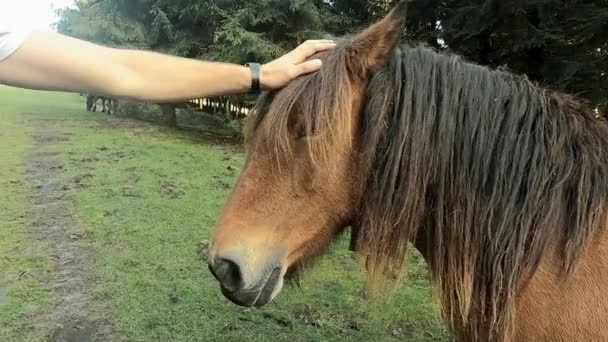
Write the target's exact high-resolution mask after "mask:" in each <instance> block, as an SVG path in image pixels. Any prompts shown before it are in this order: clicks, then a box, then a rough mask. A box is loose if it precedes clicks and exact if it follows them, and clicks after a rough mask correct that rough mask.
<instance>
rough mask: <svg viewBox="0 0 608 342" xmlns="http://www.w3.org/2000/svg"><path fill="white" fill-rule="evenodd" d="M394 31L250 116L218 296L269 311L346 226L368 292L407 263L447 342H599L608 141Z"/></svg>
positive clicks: (575, 105)
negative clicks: (414, 259) (417, 269)
mask: <svg viewBox="0 0 608 342" xmlns="http://www.w3.org/2000/svg"><path fill="white" fill-rule="evenodd" d="M404 18H405V4H404V3H401V4H400V5H398V6H397V8H396V9H395V10H394V11H393V12H392V13H391V14H390V15H389V16H388V17H386V18H385V19H383V20H382V21H380V22H378V23H376V24H374V25H372V26H370V27H369V28H367V29H366V30H364V31H362V32H361V33H359V34H356V35H353V36H349V37H345V38H343V39H340V40H338V46H337V47H336V48H335V49H333V50H331V51H328V52H325V53H321V54H319V55H318V56H317V57H318V58H321V59H322V60H323V67H322V68H321V70H320V71H319V72H317V73H313V74H310V75H306V76H303V77H300V78H298V79H296V80H294V81H293V82H291V83H290V84H289V85H287V86H286V87H285V88H283V89H281V90H278V91H274V92H271V93H269V94H266V95H264V96H263V97H262V98H261V99H260V103H259V104H258V107H257V110H256V113H255V114H254V115H252V116H251V121H250V126H249V127H250V129H249V134H248V139H247V140H248V143H247V144H248V149H247V150H248V156H247V161H246V163H245V165H244V169H243V171H242V173H241V175H240V177H239V179H238V181H237V183H236V185H235V186H234V189H233V191H232V194H231V195H230V197H229V199H228V201H227V203H226V205H225V207H224V209H223V211H222V214H221V216H220V217H219V219H218V223H217V226H216V229H215V232H214V234H213V238H212V241H211V245H210V248H209V258H208V260H209V261H208V262H209V268H210V270H211V272H212V274H213V275H214V276H215V277H216V279H217V280H218V282H219V284H220V288H221V291H222V293H223V294H224V295H225V296H226V297H227V298H228V299H230V300H231V301H232V302H234V303H236V304H239V305H243V306H263V305H265V304H267V303H268V302H270V301H271V300H272V299H273V298H275V296H277V295H278V294H279V292H280V291H281V288H282V286H283V283H284V279H286V278H288V277H290V276H293V275H297V274H298V270H300V269H301V268H302V266H303V265H311V262H310V261H311V259H313V258H314V257H316V256H318V255H319V254H321V253H322V252H323V251H324V250H325V249H326V248H327V246H329V245H330V243H331V241H333V240H335V239H336V238H337V236H338V235H340V234H341V233H342V232H345V231H347V230H346V228H347V227H349V226H350V227H352V229H351V230H350V232H351V239H352V241H353V243H352V244H351V245H352V247H353V249H354V250H355V251H356V252H357V254H358V255H359V257H360V258H361V260H362V264H363V265H365V266H366V268H367V272H368V275H369V280H370V281H369V284H370V289H372V290H373V289H385V286H392V285H393V284H394V283H396V282H397V281H398V278H399V276H400V275H401V274H403V271H404V267H405V264H406V263H405V259H406V257H407V251H408V246H409V245H413V246H414V247H415V248H416V249H418V250H419V251H420V252H421V254H422V255H423V256H424V258H425V260H426V261H427V263H428V265H429V269H430V274H431V281H432V286H433V294H434V295H435V296H436V297H437V298H436V301H437V302H438V303H440V307H441V311H442V313H443V317H444V318H445V320H446V322H447V324H448V326H449V328H450V330H451V331H452V333H453V335H454V336H455V337H456V338H457V339H458V340H462V341H484V342H485V341H491V342H503V341H608V234H606V229H607V228H608V123H607V122H606V120H604V119H603V118H596V115H595V113H593V111H592V110H591V109H590V108H588V106H587V105H586V104H584V103H583V102H581V101H580V100H578V99H576V98H575V97H573V96H570V95H566V94H563V93H559V92H555V91H551V90H547V89H543V88H541V87H539V86H537V85H535V84H533V83H532V82H530V81H529V80H528V79H527V78H525V77H523V76H517V75H514V74H512V73H510V72H508V71H505V70H491V69H489V68H486V67H483V66H480V65H476V64H473V63H468V62H466V61H463V60H462V58H461V57H459V56H456V55H453V54H448V53H438V52H436V51H435V50H433V49H430V48H426V47H421V46H418V47H416V46H410V45H408V44H407V43H406V42H405V41H404V39H405V38H403V37H402V33H403V32H404V21H405V19H404ZM345 314H347V313H345Z"/></svg>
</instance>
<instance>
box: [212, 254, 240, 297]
mask: <svg viewBox="0 0 608 342" xmlns="http://www.w3.org/2000/svg"><path fill="white" fill-rule="evenodd" d="M209 269H210V271H211V273H212V274H213V275H214V276H215V278H217V280H218V281H219V282H220V284H222V286H223V287H224V288H226V289H227V290H229V291H236V290H239V289H241V288H242V287H243V279H242V277H241V271H240V268H239V266H238V265H237V264H236V263H235V262H234V261H232V260H228V259H224V258H215V259H214V260H213V266H212V265H209Z"/></svg>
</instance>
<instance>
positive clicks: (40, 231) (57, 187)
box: [26, 124, 116, 342]
mask: <svg viewBox="0 0 608 342" xmlns="http://www.w3.org/2000/svg"><path fill="white" fill-rule="evenodd" d="M34 128H35V132H34V146H33V149H32V151H31V153H30V155H29V158H28V159H27V174H26V177H27V179H28V181H30V182H31V184H32V187H33V194H32V196H31V204H32V206H31V208H30V209H29V211H28V212H27V213H26V217H27V220H28V222H29V223H30V225H31V228H30V229H31V235H32V237H33V239H34V243H35V247H37V248H40V249H41V250H48V251H49V252H48V253H50V260H51V262H52V271H51V272H50V274H47V275H42V274H32V275H31V276H34V277H37V278H39V279H40V280H41V281H43V282H44V283H46V285H47V286H48V288H49V289H51V290H52V291H53V292H54V293H55V295H56V296H57V297H58V298H59V300H60V302H59V304H58V305H57V306H56V307H55V308H54V310H53V311H52V312H50V313H49V314H48V315H43V316H40V317H36V318H35V319H34V321H33V322H31V323H30V324H31V325H30V327H29V328H30V329H44V330H50V331H51V333H50V335H49V336H48V341H50V342H59V341H62V342H63V341H66V342H72V341H74V342H84V341H115V340H116V339H115V337H114V336H112V334H111V332H112V329H111V326H110V324H108V322H106V321H103V320H101V319H99V318H96V317H95V316H94V315H93V314H92V313H91V312H90V311H89V310H88V303H87V297H86V295H85V292H84V289H85V288H86V284H87V281H88V280H87V269H88V265H89V261H90V258H91V255H90V252H89V251H87V249H86V248H85V247H84V246H83V245H82V243H81V242H80V241H79V240H80V239H81V237H82V230H81V227H80V226H79V224H78V222H77V220H75V219H74V218H73V217H72V215H71V212H70V209H69V208H70V205H71V203H70V199H69V197H68V196H69V194H68V192H67V191H65V188H64V186H63V185H62V184H57V183H54V182H53V178H54V175H55V173H57V172H58V171H59V170H60V169H61V168H62V165H60V163H59V161H58V158H57V154H56V153H53V152H50V151H49V147H51V146H53V145H57V144H60V143H62V142H65V141H68V140H69V135H67V134H64V133H61V132H57V131H54V130H52V129H50V128H48V127H45V126H44V125H42V124H38V125H35V126H34Z"/></svg>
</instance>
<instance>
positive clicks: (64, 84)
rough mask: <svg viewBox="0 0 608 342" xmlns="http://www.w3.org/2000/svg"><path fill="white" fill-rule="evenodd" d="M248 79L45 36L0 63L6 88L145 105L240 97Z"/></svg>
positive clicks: (231, 69) (224, 67) (217, 68)
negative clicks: (127, 100)
mask: <svg viewBox="0 0 608 342" xmlns="http://www.w3.org/2000/svg"><path fill="white" fill-rule="evenodd" d="M250 77H251V76H250V73H249V70H248V69H247V68H245V67H243V66H238V65H233V64H224V63H212V62H203V61H197V60H190V59H185V58H179V57H173V56H168V55H162V54H158V53H154V52H146V51H129V50H118V49H111V48H106V47H102V46H98V45H95V44H91V43H87V42H84V41H81V40H77V39H73V38H69V37H66V36H63V35H59V34H56V33H46V32H38V33H34V34H32V35H31V37H30V38H28V40H27V41H26V42H25V44H24V45H23V46H22V47H21V48H20V49H19V50H17V52H16V53H15V54H14V55H13V56H11V57H9V58H8V59H7V60H5V61H3V62H2V63H0V82H2V83H5V84H8V85H15V86H21V87H26V88H34V89H43V90H61V91H72V92H88V93H93V94H99V95H109V96H114V97H126V98H131V99H137V100H142V101H150V102H172V101H180V100H186V99H191V98H196V97H206V96H212V95H218V94H228V93H236V92H244V91H246V90H247V89H249V86H250V84H251V80H250Z"/></svg>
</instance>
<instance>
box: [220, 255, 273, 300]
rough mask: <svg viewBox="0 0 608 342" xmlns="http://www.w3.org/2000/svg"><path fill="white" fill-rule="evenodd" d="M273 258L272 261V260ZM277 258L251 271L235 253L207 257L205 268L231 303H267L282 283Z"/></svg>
mask: <svg viewBox="0 0 608 342" xmlns="http://www.w3.org/2000/svg"><path fill="white" fill-rule="evenodd" d="M272 261H274V262H272ZM277 261H278V260H271V261H270V262H267V263H265V264H264V265H263V266H262V267H260V268H259V270H258V271H257V272H253V271H252V267H251V265H248V263H247V262H246V260H245V258H242V257H241V255H239V254H238V253H229V254H222V255H218V256H215V257H212V258H210V259H209V270H210V271H211V274H213V276H214V277H215V279H217V281H218V282H219V283H220V288H221V290H222V294H224V296H225V297H226V298H228V299H229V300H230V301H231V302H233V303H234V304H237V305H240V306H245V307H251V306H256V307H261V306H264V305H266V304H267V303H269V302H270V301H271V300H272V299H273V298H274V297H275V296H276V295H277V294H278V293H279V291H280V290H281V288H282V286H283V276H284V271H283V267H281V265H280V263H279V262H277Z"/></svg>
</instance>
